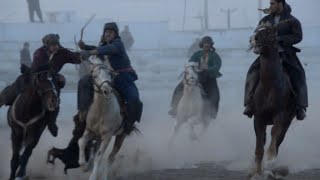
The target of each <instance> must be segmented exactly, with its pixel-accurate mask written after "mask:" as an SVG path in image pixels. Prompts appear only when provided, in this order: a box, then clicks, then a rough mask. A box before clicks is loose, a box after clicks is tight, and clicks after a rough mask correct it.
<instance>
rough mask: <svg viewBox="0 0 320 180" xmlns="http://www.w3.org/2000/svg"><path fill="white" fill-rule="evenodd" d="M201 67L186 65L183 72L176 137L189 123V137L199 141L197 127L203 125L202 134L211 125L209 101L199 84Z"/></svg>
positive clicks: (191, 64)
mask: <svg viewBox="0 0 320 180" xmlns="http://www.w3.org/2000/svg"><path fill="white" fill-rule="evenodd" d="M198 68H199V65H198V63H195V62H188V63H187V64H185V67H184V72H183V81H182V84H183V95H182V98H181V100H180V102H179V104H178V107H177V116H176V124H175V127H174V134H173V136H174V137H175V136H176V135H177V133H178V131H179V129H180V127H181V126H182V125H183V124H185V123H187V122H188V124H189V127H190V131H189V133H190V134H189V137H190V139H191V140H198V135H197V133H196V132H195V126H196V125H198V124H201V125H202V133H204V132H205V130H206V128H207V127H208V125H209V123H210V119H211V118H210V115H209V114H210V112H209V108H208V107H210V105H209V101H208V100H205V99H204V98H203V95H204V91H203V89H202V86H201V84H200V82H199V77H198V72H199V69H198Z"/></svg>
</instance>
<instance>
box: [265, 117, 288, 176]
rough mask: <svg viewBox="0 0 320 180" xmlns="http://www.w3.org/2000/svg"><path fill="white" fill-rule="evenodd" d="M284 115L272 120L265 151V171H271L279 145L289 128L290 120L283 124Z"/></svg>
mask: <svg viewBox="0 0 320 180" xmlns="http://www.w3.org/2000/svg"><path fill="white" fill-rule="evenodd" d="M284 118H285V116H284V113H280V114H279V115H277V116H276V117H275V118H274V125H273V127H272V129H271V138H272V139H271V142H270V146H269V148H268V151H267V161H266V169H267V170H270V171H271V170H272V168H273V166H274V162H275V160H276V157H277V155H278V149H279V146H280V144H281V143H282V141H283V139H284V137H285V135H286V132H287V130H288V128H289V126H290V122H291V121H290V120H289V121H287V122H285V119H284Z"/></svg>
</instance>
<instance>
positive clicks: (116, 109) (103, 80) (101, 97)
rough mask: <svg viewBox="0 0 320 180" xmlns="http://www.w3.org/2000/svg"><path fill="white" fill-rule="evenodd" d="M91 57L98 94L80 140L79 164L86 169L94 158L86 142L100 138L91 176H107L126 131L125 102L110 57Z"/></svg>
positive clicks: (97, 178)
mask: <svg viewBox="0 0 320 180" xmlns="http://www.w3.org/2000/svg"><path fill="white" fill-rule="evenodd" d="M88 61H89V62H90V72H91V76H92V79H93V86H94V97H93V103H92V104H91V106H90V108H89V111H88V114H87V117H86V128H85V132H84V134H83V136H82V138H81V139H79V141H78V144H79V164H80V166H81V167H83V169H84V170H88V169H87V167H88V163H90V160H89V162H87V161H86V156H85V155H86V152H85V149H86V145H87V143H88V142H89V141H91V140H93V139H97V142H98V143H99V146H98V147H99V148H98V151H97V152H95V155H94V163H93V169H92V172H91V175H90V180H104V179H106V178H107V176H108V166H109V165H111V164H112V162H113V161H114V159H115V155H116V154H117V153H118V151H119V150H120V148H121V146H122V144H123V141H124V139H125V137H126V134H125V133H124V132H123V127H122V124H123V115H122V113H121V106H120V103H119V100H118V98H117V95H116V90H115V89H114V88H113V77H112V76H113V74H114V72H113V70H112V68H111V67H110V65H109V63H108V60H105V61H104V62H103V61H102V60H101V59H100V58H98V57H95V56H91V57H90V58H89V60H88ZM113 136H116V138H115V143H114V146H113V149H112V152H111V153H110V155H109V156H107V151H106V150H107V147H108V145H109V143H110V141H111V138H112V137H113Z"/></svg>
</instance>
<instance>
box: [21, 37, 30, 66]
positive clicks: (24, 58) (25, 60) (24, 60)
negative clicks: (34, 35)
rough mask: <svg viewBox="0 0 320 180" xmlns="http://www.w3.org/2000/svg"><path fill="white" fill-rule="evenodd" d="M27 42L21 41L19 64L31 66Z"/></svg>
mask: <svg viewBox="0 0 320 180" xmlns="http://www.w3.org/2000/svg"><path fill="white" fill-rule="evenodd" d="M29 46H30V45H29V43H28V42H25V43H23V48H22V49H21V51H20V65H22V64H24V65H26V66H28V67H31V63H32V62H31V56H30V50H29Z"/></svg>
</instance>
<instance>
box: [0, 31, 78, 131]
mask: <svg viewBox="0 0 320 180" xmlns="http://www.w3.org/2000/svg"><path fill="white" fill-rule="evenodd" d="M42 42H43V46H42V47H40V48H39V49H37V50H36V51H35V52H34V54H33V62H32V65H31V72H32V71H36V70H37V69H39V68H41V67H44V66H48V67H49V68H50V72H51V73H52V75H53V82H54V83H55V86H56V88H57V90H58V95H60V89H62V88H63V87H64V86H65V78H64V76H63V75H61V74H58V73H59V71H60V70H61V69H62V67H63V66H64V65H65V64H67V63H72V64H79V63H80V62H81V60H80V55H79V53H74V52H71V51H69V50H68V49H65V48H63V47H62V46H61V45H60V42H59V35H57V34H48V35H46V36H44V37H43V39H42ZM21 71H24V70H23V67H22V69H21ZM25 78H26V76H25V75H24V74H22V75H20V76H19V77H18V78H17V80H16V81H15V82H14V83H13V84H12V85H10V86H8V87H6V88H5V89H4V90H2V91H1V94H0V107H1V106H2V105H12V103H13V101H14V100H15V99H16V97H17V96H18V95H19V94H20V93H21V92H22V91H23V90H24V87H25V82H26V81H25ZM50 113H52V115H51V116H50V117H51V118H50V119H48V129H49V131H50V133H51V134H52V135H53V136H54V137H56V136H57V135H58V127H57V125H56V118H57V116H58V113H59V108H58V109H57V110H56V111H54V112H50Z"/></svg>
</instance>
